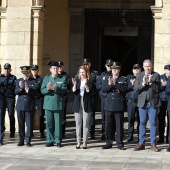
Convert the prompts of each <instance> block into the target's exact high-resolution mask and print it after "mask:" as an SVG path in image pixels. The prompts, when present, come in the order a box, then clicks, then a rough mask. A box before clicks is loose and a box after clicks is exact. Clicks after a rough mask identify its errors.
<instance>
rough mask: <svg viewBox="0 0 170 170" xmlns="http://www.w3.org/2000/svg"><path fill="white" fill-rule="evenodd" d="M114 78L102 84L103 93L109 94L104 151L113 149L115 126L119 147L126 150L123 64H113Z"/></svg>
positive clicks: (107, 97) (125, 89)
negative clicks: (121, 74) (121, 73)
mask: <svg viewBox="0 0 170 170" xmlns="http://www.w3.org/2000/svg"><path fill="white" fill-rule="evenodd" d="M111 68H112V76H111V77H109V78H108V79H106V80H105V81H104V83H103V84H102V91H103V92H104V93H107V96H106V100H105V107H104V109H105V135H106V145H105V146H103V149H109V148H112V143H113V124H116V135H117V140H116V143H117V147H118V149H120V150H125V148H124V144H123V119H124V110H125V104H126V98H125V94H126V91H127V82H126V77H123V76H120V75H119V73H120V70H121V64H120V63H118V62H113V64H112V66H111Z"/></svg>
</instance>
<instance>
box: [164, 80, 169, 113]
mask: <svg viewBox="0 0 170 170" xmlns="http://www.w3.org/2000/svg"><path fill="white" fill-rule="evenodd" d="M165 92H166V94H167V95H170V77H168V80H167V85H166V89H165ZM167 110H168V112H169V111H170V97H169V99H168V105H167Z"/></svg>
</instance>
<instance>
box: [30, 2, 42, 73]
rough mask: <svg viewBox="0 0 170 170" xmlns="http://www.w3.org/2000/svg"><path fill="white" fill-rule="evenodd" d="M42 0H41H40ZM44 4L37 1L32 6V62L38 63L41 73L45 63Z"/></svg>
mask: <svg viewBox="0 0 170 170" xmlns="http://www.w3.org/2000/svg"><path fill="white" fill-rule="evenodd" d="M39 2H41V1H39ZM44 13H45V9H44V5H41V4H38V2H37V3H36V6H33V7H32V34H31V37H32V45H31V48H32V49H31V52H32V58H31V64H38V65H39V68H40V72H39V73H40V74H42V65H43V36H44Z"/></svg>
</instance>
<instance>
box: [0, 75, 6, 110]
mask: <svg viewBox="0 0 170 170" xmlns="http://www.w3.org/2000/svg"><path fill="white" fill-rule="evenodd" d="M6 84H7V79H6V77H4V76H3V75H0V108H1V109H3V108H5V101H6V100H5V93H6Z"/></svg>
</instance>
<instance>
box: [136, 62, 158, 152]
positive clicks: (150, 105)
mask: <svg viewBox="0 0 170 170" xmlns="http://www.w3.org/2000/svg"><path fill="white" fill-rule="evenodd" d="M143 68H144V71H143V72H141V73H139V74H138V75H137V77H136V82H135V87H134V90H135V91H137V92H138V93H139V94H138V102H137V106H138V108H139V117H140V127H139V143H138V144H137V145H136V147H135V148H134V151H139V150H143V149H145V136H146V123H147V117H148V116H149V122H150V137H151V150H153V151H155V152H158V151H159V150H158V148H157V146H156V119H157V112H158V108H159V106H160V105H161V101H160V98H159V92H160V75H159V74H158V73H156V72H154V71H152V68H153V66H152V63H151V61H150V60H148V59H147V60H144V62H143Z"/></svg>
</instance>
